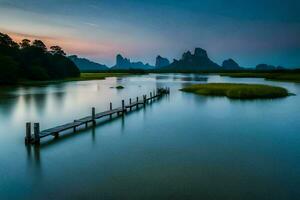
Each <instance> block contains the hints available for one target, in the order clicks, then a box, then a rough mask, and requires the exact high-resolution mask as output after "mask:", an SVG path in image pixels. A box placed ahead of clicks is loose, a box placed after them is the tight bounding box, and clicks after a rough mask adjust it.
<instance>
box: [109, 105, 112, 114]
mask: <svg viewBox="0 0 300 200" xmlns="http://www.w3.org/2000/svg"><path fill="white" fill-rule="evenodd" d="M109 110H110V111H111V110H112V102H110V103H109ZM109 117H110V118H111V117H112V114H110V115H109Z"/></svg>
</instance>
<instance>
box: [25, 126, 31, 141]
mask: <svg viewBox="0 0 300 200" xmlns="http://www.w3.org/2000/svg"><path fill="white" fill-rule="evenodd" d="M30 142H31V123H30V122H27V123H26V136H25V143H26V144H29V143H30Z"/></svg>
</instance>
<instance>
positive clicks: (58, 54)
mask: <svg viewBox="0 0 300 200" xmlns="http://www.w3.org/2000/svg"><path fill="white" fill-rule="evenodd" d="M78 76H80V72H79V69H78V68H77V66H76V65H75V64H74V63H73V62H72V61H71V60H70V59H68V58H67V57H66V54H65V52H64V51H63V49H62V48H61V47H59V46H52V47H50V50H48V49H47V47H46V45H45V44H44V43H43V42H42V41H41V40H34V41H32V42H31V41H30V40H28V39H23V40H22V42H20V43H19V44H18V43H17V42H15V41H13V40H12V38H11V37H9V36H8V35H7V34H3V33H0V84H10V83H16V82H17V81H19V80H39V81H41V80H54V79H63V78H68V77H78Z"/></svg>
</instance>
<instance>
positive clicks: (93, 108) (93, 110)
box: [92, 107, 96, 126]
mask: <svg viewBox="0 0 300 200" xmlns="http://www.w3.org/2000/svg"><path fill="white" fill-rule="evenodd" d="M95 116H96V110H95V107H92V120H93V125H94V126H95V125H96V119H95Z"/></svg>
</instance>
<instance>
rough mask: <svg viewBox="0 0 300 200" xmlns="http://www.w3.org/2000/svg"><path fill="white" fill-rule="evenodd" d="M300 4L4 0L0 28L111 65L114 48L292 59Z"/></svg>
mask: <svg viewBox="0 0 300 200" xmlns="http://www.w3.org/2000/svg"><path fill="white" fill-rule="evenodd" d="M299 10H300V1H296V0H286V1H282V0H273V1H271V0H261V1H258V0H252V1H249V0H244V1H237V0H232V1H228V0H226V1H225V0H202V1H200V0H197V1H196V0H190V1H181V0H152V1H150V0H148V1H146V0H97V1H96V0H43V1H42V0H22V1H21V0H0V31H2V32H6V33H9V34H11V35H12V36H13V37H14V38H15V39H18V40H20V39H21V38H25V37H26V38H30V39H34V38H38V39H42V40H44V41H46V43H47V45H53V44H59V45H61V46H62V47H63V48H64V49H66V51H67V53H69V54H77V55H79V56H82V57H87V58H90V59H92V60H95V61H98V62H101V63H104V64H107V65H113V63H114V59H115V55H116V54H117V53H122V54H123V55H124V56H127V57H130V58H131V59H132V60H141V61H143V62H149V63H150V64H154V62H155V57H156V56H157V55H158V54H160V55H162V56H164V57H168V58H169V59H170V60H172V59H173V58H179V57H180V56H181V54H182V53H183V52H184V51H187V50H192V49H194V48H195V47H202V48H204V49H206V50H207V51H208V53H209V55H210V57H211V58H212V59H213V60H215V61H216V62H218V63H221V62H222V61H223V60H224V59H227V58H233V59H235V60H236V61H238V62H239V63H240V64H241V65H242V66H246V67H251V66H255V65H256V64H259V63H268V64H274V65H283V66H288V67H293V66H300V59H299V58H300V37H299V35H300V14H299Z"/></svg>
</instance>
